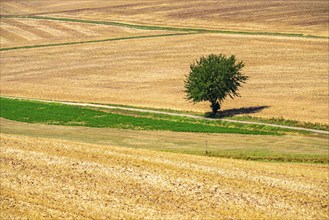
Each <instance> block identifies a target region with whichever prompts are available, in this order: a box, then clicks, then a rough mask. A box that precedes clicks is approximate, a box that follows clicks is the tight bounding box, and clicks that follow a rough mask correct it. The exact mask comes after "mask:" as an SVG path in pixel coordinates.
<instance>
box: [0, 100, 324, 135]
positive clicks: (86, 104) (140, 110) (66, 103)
mask: <svg viewBox="0 0 329 220" xmlns="http://www.w3.org/2000/svg"><path fill="white" fill-rule="evenodd" d="M5 98H11V99H22V100H33V101H39V102H46V103H59V104H64V105H74V106H82V107H96V108H105V109H121V110H128V111H137V112H148V113H155V114H164V115H171V116H179V117H188V118H196V119H203V120H222V121H227V122H233V123H241V124H253V125H265V126H271V127H277V128H285V129H291V130H299V131H308V132H313V133H319V134H329V131H323V130H316V129H309V128H300V127H292V126H285V125H277V124H268V123H261V122H251V121H239V120H232V119H215V118H205V117H203V116H197V115H190V114H183V113H172V112H165V111H156V110H149V109H140V108H129V107H120V106H111V105H103V104H91V103H83V102H63V101H51V100H44V99H32V98H15V97H5Z"/></svg>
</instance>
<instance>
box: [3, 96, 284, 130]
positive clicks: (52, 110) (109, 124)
mask: <svg viewBox="0 0 329 220" xmlns="http://www.w3.org/2000/svg"><path fill="white" fill-rule="evenodd" d="M0 106H1V117H3V118H6V119H9V120H14V121H20V122H29V123H44V124H50V125H70V126H86V127H99V128H119V129H135V130H165V131H176V132H203V133H236V134H254V135H256V134H257V135H279V134H278V133H277V132H268V131H261V130H247V129H241V128H229V127H222V126H213V125H206V124H195V123H191V122H184V121H171V120H165V119H158V118H157V119H156V118H145V117H137V116H131V115H121V114H114V113H110V112H104V111H100V110H93V109H88V108H83V107H78V106H70V105H63V104H55V103H42V102H36V101H26V100H17V99H7V98H2V97H1V98H0Z"/></svg>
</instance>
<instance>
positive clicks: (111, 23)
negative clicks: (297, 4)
mask: <svg viewBox="0 0 329 220" xmlns="http://www.w3.org/2000/svg"><path fill="white" fill-rule="evenodd" d="M0 18H25V19H39V20H54V21H66V22H79V23H89V24H103V25H112V26H119V27H127V28H135V29H144V30H168V31H183V32H197V33H218V34H239V35H262V36H274V37H275V36H280V37H299V38H317V39H329V37H324V36H316V35H305V34H297V33H281V32H248V31H233V30H212V29H205V28H183V27H169V26H153V25H138V24H129V23H123V22H115V21H100V20H86V19H75V18H60V17H47V16H31V15H26V16H23V15H0Z"/></svg>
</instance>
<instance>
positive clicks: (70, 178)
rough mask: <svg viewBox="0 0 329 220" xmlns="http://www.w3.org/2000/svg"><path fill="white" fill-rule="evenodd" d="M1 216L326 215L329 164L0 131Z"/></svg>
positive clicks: (311, 217)
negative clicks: (195, 153) (256, 159)
mask: <svg viewBox="0 0 329 220" xmlns="http://www.w3.org/2000/svg"><path fill="white" fill-rule="evenodd" d="M0 159H1V160H0V161H1V199H0V213H1V214H0V217H1V218H2V219H13V218H21V217H24V218H29V219H40V218H47V219H49V218H51V219H59V218H64V219H71V218H72V219H117V218H126V219H131V218H132V219H139V218H149V219H185V218H188V219H191V218H193V219H199V218H203V219H221V218H222V219H264V218H266V219H327V218H328V217H329V216H328V209H327V208H328V205H329V203H328V201H329V195H328V190H327V189H328V188H327V184H328V166H327V165H311V164H282V163H262V162H251V161H239V160H233V159H219V158H209V157H202V156H191V155H182V154H174V153H164V152H153V151H148V150H136V149H129V148H122V147H112V146H104V145H93V144H82V143H76V142H70V141H59V140H53V139H44V138H32V137H26V136H17V135H7V134H1V149H0Z"/></svg>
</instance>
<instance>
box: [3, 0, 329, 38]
mask: <svg viewBox="0 0 329 220" xmlns="http://www.w3.org/2000/svg"><path fill="white" fill-rule="evenodd" d="M1 5H2V7H1V11H0V12H1V14H15V15H17V14H19V15H42V16H49V15H51V16H53V15H55V16H58V17H75V18H87V19H94V20H97V19H98V20H111V21H122V22H129V23H137V24H149V25H152V24H153V25H169V26H179V27H199V28H211V29H225V30H243V31H260V32H264V31H265V32H285V33H301V34H311V35H318V36H329V33H328V11H329V5H328V2H327V0H316V1H305V0H303V1H301V0H293V1H276V0H267V1H260V0H248V1H244V0H233V1H225V0H217V1H211V0H192V1H175V0H157V1H149V0H122V1H91V0H85V1H76V0H65V1H64V0H47V1H36V0H32V1H31V0H30V1H24V0H15V1H13V0H3V1H2V2H1Z"/></svg>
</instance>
